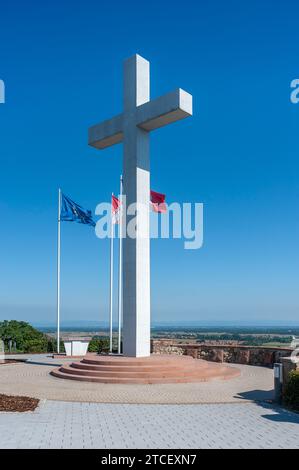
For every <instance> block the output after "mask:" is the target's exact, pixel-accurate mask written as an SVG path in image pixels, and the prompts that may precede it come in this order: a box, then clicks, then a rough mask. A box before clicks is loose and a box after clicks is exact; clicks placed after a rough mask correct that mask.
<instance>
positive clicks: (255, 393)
mask: <svg viewBox="0 0 299 470" xmlns="http://www.w3.org/2000/svg"><path fill="white" fill-rule="evenodd" d="M236 398H243V399H244V400H251V401H253V402H255V403H256V405H258V406H260V407H262V408H264V409H265V410H268V411H272V412H273V413H274V414H265V415H261V418H265V419H268V420H269V421H273V422H276V423H278V422H280V423H281V422H285V423H294V424H298V425H299V413H295V412H293V411H289V410H287V409H285V408H283V407H282V406H280V405H279V404H278V403H275V402H274V400H273V398H274V390H269V391H267V390H250V391H249V392H242V393H238V395H236Z"/></svg>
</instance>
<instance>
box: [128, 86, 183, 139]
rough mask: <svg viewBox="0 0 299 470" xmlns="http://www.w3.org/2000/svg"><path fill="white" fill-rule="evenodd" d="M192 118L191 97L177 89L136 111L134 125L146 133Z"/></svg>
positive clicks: (139, 107)
mask: <svg viewBox="0 0 299 470" xmlns="http://www.w3.org/2000/svg"><path fill="white" fill-rule="evenodd" d="M188 116H192V95H190V94H189V93H187V92H186V91H184V90H182V89H181V88H178V89H177V90H175V91H173V92H171V93H168V94H167V95H164V96H160V97H159V98H156V99H154V100H152V101H148V102H147V103H144V104H142V105H141V106H138V108H137V109H136V125H137V126H138V127H141V128H142V129H144V130H146V131H152V130H154V129H158V128H159V127H163V126H166V125H167V124H171V123H172V122H175V121H179V120H180V119H184V118H186V117H188Z"/></svg>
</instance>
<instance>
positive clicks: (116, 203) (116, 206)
mask: <svg viewBox="0 0 299 470" xmlns="http://www.w3.org/2000/svg"><path fill="white" fill-rule="evenodd" d="M120 206H121V202H120V200H119V199H118V198H117V197H116V196H114V195H113V194H112V197H111V216H112V223H113V224H119V215H120Z"/></svg>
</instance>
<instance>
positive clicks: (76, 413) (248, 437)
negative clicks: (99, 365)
mask: <svg viewBox="0 0 299 470" xmlns="http://www.w3.org/2000/svg"><path fill="white" fill-rule="evenodd" d="M0 433H1V434H0V435H1V441H0V448H2V449H3V448H35V449H36V448H55V449H59V448H77V449H78V448H96V449H114V448H124V449H125V448H131V449H136V448H141V449H147V448H152V449H159V448H161V449H164V448H174V449H175V448H181V449H187V448H199V449H203V448H299V415H298V414H295V413H290V412H288V411H285V410H283V409H282V408H278V407H277V408H273V407H271V406H270V405H267V404H262V403H259V404H256V403H243V404H239V403H236V404H209V405H128V404H123V405H121V404H100V403H71V402H62V401H46V402H43V403H41V406H40V407H39V408H38V409H37V410H36V411H34V412H27V413H0Z"/></svg>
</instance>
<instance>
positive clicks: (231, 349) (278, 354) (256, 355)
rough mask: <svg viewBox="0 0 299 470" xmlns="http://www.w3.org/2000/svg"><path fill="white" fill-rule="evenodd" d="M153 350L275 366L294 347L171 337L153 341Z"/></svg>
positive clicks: (217, 360) (215, 359)
mask: <svg viewBox="0 0 299 470" xmlns="http://www.w3.org/2000/svg"><path fill="white" fill-rule="evenodd" d="M151 351H152V353H155V354H178V355H187V356H192V357H194V358H195V359H205V360H207V361H213V362H231V363H235V364H250V365H255V366H267V367H273V364H274V363H275V362H280V359H281V358H282V357H288V356H290V354H291V352H292V349H290V348H284V349H281V348H267V347H263V348H262V347H259V346H237V345H217V344H214V345H211V344H209V345H206V344H200V343H197V344H179V343H176V342H174V341H173V340H170V339H158V340H152V341H151Z"/></svg>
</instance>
